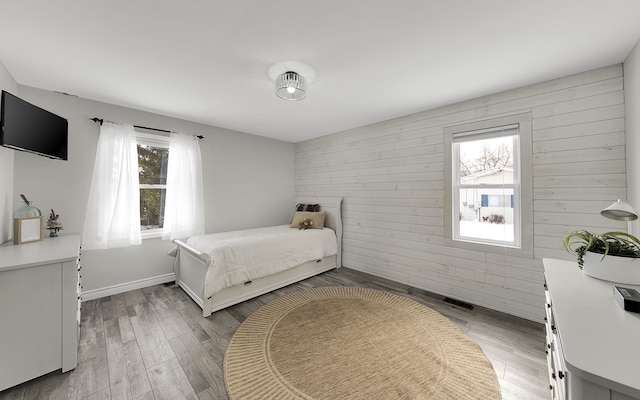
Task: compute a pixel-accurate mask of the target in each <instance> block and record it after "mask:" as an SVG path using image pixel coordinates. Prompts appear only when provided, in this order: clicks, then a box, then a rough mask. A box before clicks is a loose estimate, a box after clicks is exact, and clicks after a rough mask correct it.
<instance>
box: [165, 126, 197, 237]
mask: <svg viewBox="0 0 640 400" xmlns="http://www.w3.org/2000/svg"><path fill="white" fill-rule="evenodd" d="M203 233H204V196H203V189H202V161H201V157H200V144H199V143H198V138H197V137H195V136H193V135H185V134H181V133H172V134H171V142H170V144H169V163H168V166H167V194H166V200H165V206H164V226H163V228H162V238H163V239H171V240H173V239H176V238H185V237H189V236H192V235H200V234H203Z"/></svg>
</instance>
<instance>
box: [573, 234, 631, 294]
mask: <svg viewBox="0 0 640 400" xmlns="http://www.w3.org/2000/svg"><path fill="white" fill-rule="evenodd" d="M562 244H563V245H564V248H565V249H566V250H567V251H568V252H570V253H572V254H575V255H576V256H577V258H578V266H579V267H580V268H581V269H583V270H584V272H585V274H587V275H589V276H592V277H594V278H599V279H604V280H608V281H613V282H620V283H628V284H635V285H638V284H640V261H638V262H634V261H635V260H636V259H637V258H640V240H638V238H637V237H635V236H633V235H631V234H629V233H627V232H605V233H601V234H597V233H592V232H589V231H586V230H579V231H574V232H571V233H568V234H567V235H565V236H564V238H563V240H562Z"/></svg>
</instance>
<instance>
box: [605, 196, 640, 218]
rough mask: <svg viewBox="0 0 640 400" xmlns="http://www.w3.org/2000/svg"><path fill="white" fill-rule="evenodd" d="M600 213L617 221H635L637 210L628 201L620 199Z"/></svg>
mask: <svg viewBox="0 0 640 400" xmlns="http://www.w3.org/2000/svg"><path fill="white" fill-rule="evenodd" d="M600 215H602V216H603V217H605V218H609V219H614V220H617V221H635V220H636V219H638V211H637V210H636V209H635V208H633V207H631V205H629V204H628V203H625V202H624V201H620V200H618V201H616V202H615V203H613V204H611V205H610V206H609V207H607V208H605V209H603V210H602V211H600Z"/></svg>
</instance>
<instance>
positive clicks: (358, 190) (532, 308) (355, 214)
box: [295, 65, 637, 321]
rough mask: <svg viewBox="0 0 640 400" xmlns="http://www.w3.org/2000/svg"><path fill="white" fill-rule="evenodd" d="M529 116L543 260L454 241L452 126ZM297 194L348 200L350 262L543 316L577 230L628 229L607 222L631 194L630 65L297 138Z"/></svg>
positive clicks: (537, 239)
mask: <svg viewBox="0 0 640 400" xmlns="http://www.w3.org/2000/svg"><path fill="white" fill-rule="evenodd" d="M425 90H427V89H425ZM520 113H531V115H532V137H533V138H532V143H531V146H532V160H533V162H532V165H524V166H523V169H524V168H529V169H530V170H531V171H532V173H533V204H534V243H533V245H534V257H535V258H532V259H528V258H519V257H515V256H508V255H506V254H496V253H489V252H483V251H477V250H471V249H460V248H453V247H449V246H447V245H446V244H445V237H444V230H445V228H444V226H445V224H444V218H445V213H444V209H445V206H444V199H445V193H444V188H445V182H444V175H445V173H444V159H445V156H444V151H445V150H444V141H443V129H444V127H446V126H454V125H459V124H462V123H468V122H474V121H480V120H485V119H490V118H496V117H502V116H508V115H514V114H520ZM636 179H637V178H636ZM295 189H296V195H298V196H310V197H317V196H344V203H343V215H344V246H343V265H345V266H347V267H350V268H354V269H357V270H361V271H364V272H368V273H371V274H374V275H378V276H382V277H386V278H389V279H392V280H395V281H398V282H403V283H406V284H409V285H412V286H415V287H418V288H422V289H426V290H428V291H431V292H435V293H439V294H442V295H446V296H450V297H453V298H457V299H460V300H465V301H468V302H471V303H474V304H478V305H483V306H486V307H490V308H493V309H496V310H500V311H504V312H507V313H510V314H513V315H518V316H522V317H524V318H528V319H531V320H535V321H542V319H543V316H544V310H543V307H542V304H543V302H544V297H543V286H542V284H543V272H542V262H541V259H542V258H543V257H552V258H563V259H568V260H571V259H573V257H572V256H571V255H569V254H568V253H566V252H565V251H564V250H563V248H562V244H561V238H562V236H563V235H564V234H565V233H567V232H570V231H572V230H575V229H578V228H586V229H594V230H596V231H602V230H604V229H610V228H613V229H619V228H623V227H624V224H623V223H619V222H615V221H611V220H607V219H605V218H602V217H601V216H600V215H599V210H600V209H602V208H604V207H606V206H608V205H609V204H611V203H612V202H613V201H615V200H616V199H618V198H624V197H625V196H626V188H625V133H624V93H623V78H622V65H614V66H611V67H608V68H602V69H598V70H595V71H589V72H585V73H581V74H577V75H573V76H569V77H566V78H562V79H557V80H553V81H549V82H544V83H540V84H537V85H532V86H529V87H524V88H521V89H516V90H512V91H508V92H504V93H499V94H495V95H491V96H487V97H482V98H479V99H475V100H471V101H466V102H462V103H458V104H453V105H450V106H446V107H442V108H438V109H435V110H430V111H425V112H421V113H417V114H413V115H409V116H406V117H402V118H397V119H393V120H389V121H385V122H381V123H377V124H373V125H370V126H365V127H361V128H357V129H353V130H349V131H345V132H341V133H337V134H334V135H329V136H325V137H322V138H318V139H313V140H308V141H305V142H301V143H297V144H296V159H295Z"/></svg>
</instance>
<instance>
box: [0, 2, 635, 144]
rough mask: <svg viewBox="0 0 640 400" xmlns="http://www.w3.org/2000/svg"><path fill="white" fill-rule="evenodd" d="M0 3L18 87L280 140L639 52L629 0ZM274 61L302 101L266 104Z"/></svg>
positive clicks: (2, 50)
mask: <svg viewBox="0 0 640 400" xmlns="http://www.w3.org/2000/svg"><path fill="white" fill-rule="evenodd" d="M0 3H1V4H0V62H2V63H4V65H5V66H6V67H7V69H8V70H9V72H10V73H11V74H12V75H13V77H14V78H15V79H16V81H17V82H18V84H21V85H28V86H33V87H37V88H42V89H46V90H54V91H60V92H66V93H70V94H74V95H78V96H81V97H84V98H88V99H94V100H99V101H103V102H107V103H113V104H118V105H123V106H127V107H132V108H136V109H140V110H145V111H151V112H156V113H160V114H164V115H169V116H173V117H178V118H183V119H187V120H192V121H197V122H201V123H205V124H209V125H215V126H219V127H224V128H229V129H233V130H238V131H242V132H248V133H252V134H256V135H261V136H266V137H272V138H276V139H281V140H285V141H290V142H298V141H301V140H305V139H309V138H313V137H318V136H323V135H326V134H330V133H334V132H339V131H342V130H346V129H350V128H354V127H359V126H363V125H366V124H370V123H374V122H378V121H383V120H387V119H390V118H394V117H399V116H403V115H407V114H411V113H415V112H419V111H423V110H428V109H432V108H436V107H439V106H443V105H446V104H451V103H455V102H459V101H462V100H466V99H472V98H476V97H480V96H483V95H487V94H492V93H497V92H501V91H504V90H508V89H512V88H516V87H521V86H525V85H529V84H533V83H538V82H542V81H546V80H549V79H554V78H558V77H562V76H566V75H570V74H573V73H577V72H582V71H586V70H590V69H594V68H598V67H602V66H607V65H611V64H615V63H619V62H622V61H624V59H625V57H626V56H627V55H628V54H629V51H630V50H631V49H632V48H633V46H634V45H635V43H636V42H637V41H638V39H640V1H639V0H482V1H480V0H437V1H434V0H394V1H392V0H385V1H379V0H341V1H337V0H322V1H318V0H316V1H311V0H227V1H222V0H182V1H180V0H109V1H90V0H56V1H51V0H28V1H27V0H20V1H15V0H14V1H11V0H0ZM283 61H294V62H300V63H304V64H306V65H308V66H310V67H311V68H312V69H313V72H314V73H315V75H316V76H315V79H314V81H313V82H312V83H311V84H309V86H308V96H307V98H306V99H305V100H303V101H300V102H288V101H284V100H280V99H279V98H277V97H276V95H275V93H274V89H273V86H274V82H273V81H272V80H271V78H270V77H269V69H270V67H272V66H273V65H274V64H275V63H278V62H283ZM122 122H134V123H135V121H122Z"/></svg>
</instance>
